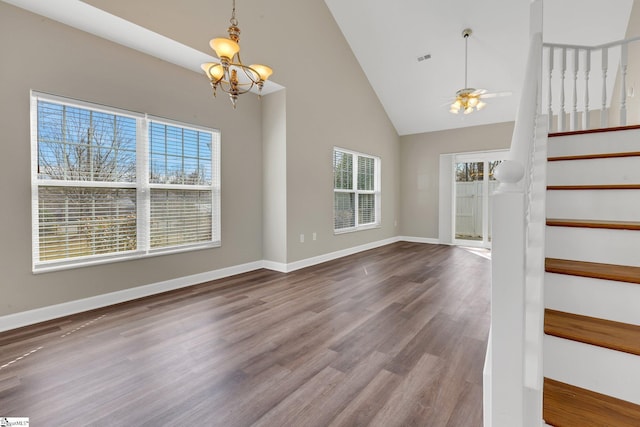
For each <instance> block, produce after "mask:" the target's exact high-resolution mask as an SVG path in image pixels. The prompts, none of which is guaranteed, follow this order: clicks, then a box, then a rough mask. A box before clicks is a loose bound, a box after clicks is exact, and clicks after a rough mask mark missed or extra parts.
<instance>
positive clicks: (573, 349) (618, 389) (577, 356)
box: [544, 335, 640, 404]
mask: <svg viewBox="0 0 640 427" xmlns="http://www.w3.org/2000/svg"><path fill="white" fill-rule="evenodd" d="M544 375H545V377H548V378H551V379H554V380H557V381H562V382H564V383H567V384H571V385H575V386H577V387H582V388H585V389H588V390H593V391H595V392H597V393H602V394H606V395H609V396H613V397H616V398H618V399H622V400H626V401H629V402H633V403H636V404H640V387H639V386H638V384H640V357H638V356H635V355H633V354H628V353H623V352H620V351H614V350H608V349H606V348H602V347H597V346H593V345H589V344H583V343H580V342H577V341H570V340H565V339H562V338H557V337H553V336H549V335H545V337H544Z"/></svg>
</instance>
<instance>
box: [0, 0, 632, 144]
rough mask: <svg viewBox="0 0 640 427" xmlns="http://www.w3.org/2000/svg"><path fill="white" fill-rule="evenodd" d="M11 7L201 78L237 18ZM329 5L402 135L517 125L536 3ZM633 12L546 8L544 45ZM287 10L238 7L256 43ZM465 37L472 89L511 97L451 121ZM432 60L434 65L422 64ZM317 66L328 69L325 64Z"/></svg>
mask: <svg viewBox="0 0 640 427" xmlns="http://www.w3.org/2000/svg"><path fill="white" fill-rule="evenodd" d="M4 1H6V2H7V3H11V4H14V5H16V6H19V7H23V8H25V9H29V10H31V11H34V12H36V13H39V14H42V15H45V16H48V17H50V18H52V19H55V20H59V21H61V22H64V23H67V24H69V25H73V26H76V27H78V28H80V29H82V30H84V31H88V32H93V33H94V34H97V35H99V36H101V37H105V38H108V39H110V40H113V41H116V42H118V43H121V44H124V45H127V46H130V47H133V48H135V49H138V50H141V51H143V52H145V53H149V54H151V55H154V56H157V57H159V58H161V59H164V60H167V61H170V62H174V63H176V64H178V65H181V66H183V67H185V68H189V69H192V70H194V71H196V72H200V69H199V65H200V63H201V62H205V61H207V58H208V57H209V55H210V54H211V51H210V50H209V48H208V45H207V44H208V40H209V38H211V36H213V35H219V34H213V33H212V31H214V30H216V31H217V32H218V33H221V34H223V33H224V29H225V28H226V26H227V25H228V24H227V23H228V19H229V14H230V9H231V2H230V1H220V0H216V1H213V0H187V1H181V2H177V1H175V0H155V1H153V2H149V1H109V0H86V1H84V2H82V1H79V0H47V1H41V0H4ZM325 3H326V4H327V6H328V7H329V9H330V11H331V13H332V14H333V16H334V18H335V20H336V22H337V24H338V25H339V27H340V30H341V31H342V33H343V35H344V37H345V38H346V40H347V42H348V43H349V45H350V47H351V49H352V51H353V52H354V55H355V57H356V58H357V60H358V61H359V63H360V66H361V67H362V69H363V71H364V74H365V75H366V77H367V78H368V80H369V82H370V84H371V86H372V88H373V90H374V91H375V93H376V94H377V96H378V98H379V99H380V102H381V103H382V105H383V107H384V108H385V110H386V112H387V114H388V116H389V118H390V119H391V121H392V122H393V124H394V126H395V128H396V130H397V132H398V133H399V134H400V135H407V134H414V133H422V132H430V131H435V130H442V129H450V128H459V127H466V126H473V125H481V124H489V123H498V122H505V121H511V120H513V119H514V118H515V112H516V109H517V105H518V101H519V98H520V96H519V95H520V86H521V85H522V80H523V76H524V67H525V61H526V51H527V46H528V38H529V3H530V2H529V0H447V1H442V0H396V1H392V0H348V1H347V0H325ZM632 5H633V0H616V1H615V2H611V1H607V0H547V1H546V2H545V13H544V22H545V23H544V39H545V41H548V42H556V43H571V44H587V45H593V44H599V43H605V42H610V41H614V40H619V39H623V38H624V36H625V32H626V29H627V23H628V21H629V15H630V11H631V7H632ZM284 6H285V5H284V2H282V1H272V2H264V1H255V0H246V1H243V0H238V9H239V15H240V16H239V18H240V20H241V24H242V28H243V30H244V29H251V35H250V36H249V37H265V38H268V37H269V31H270V29H269V28H268V27H266V26H265V23H264V22H263V21H266V19H265V20H263V19H262V18H263V17H264V16H265V15H266V16H268V15H269V14H279V13H284V10H283V7H284ZM247 9H250V12H249V11H247ZM240 11H241V13H240ZM292 19H295V18H292ZM569 23H570V24H569ZM465 28H471V29H472V30H473V35H472V36H471V37H470V38H469V41H468V83H469V86H471V87H475V88H484V89H487V90H488V91H490V92H511V96H504V97H499V98H493V99H490V100H488V104H489V105H488V106H487V107H486V108H485V109H483V110H482V111H479V112H476V113H473V114H470V115H462V114H459V115H454V114H451V113H449V108H448V105H449V104H450V103H451V101H452V99H453V96H454V94H455V92H456V91H457V90H458V89H461V88H462V87H463V86H464V54H465V49H464V48H465V46H464V39H463V37H462V30H463V29H465ZM289 36H290V37H295V34H290V35H289ZM277 42H278V40H273V43H277ZM245 47H247V46H246V44H243V48H245ZM308 48H309V49H310V50H313V46H309V47H308ZM248 49H249V50H250V49H251V47H250V46H249V47H248ZM249 53H250V54H252V53H253V54H255V51H253V52H252V51H249ZM427 55H430V58H429V59H426V60H422V61H419V60H418V58H419V57H424V56H427ZM317 61H318V63H319V64H321V62H322V58H317ZM264 62H268V58H264ZM293 66H295V58H294V57H292V67H293ZM273 78H274V83H275V84H272V85H270V86H269V87H268V88H267V91H273V90H277V89H278V88H279V87H280V86H279V85H278V84H277V83H278V70H276V73H275V74H274V77H273ZM312 90H314V89H312V88H310V92H311V91H312Z"/></svg>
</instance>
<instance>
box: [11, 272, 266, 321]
mask: <svg viewBox="0 0 640 427" xmlns="http://www.w3.org/2000/svg"><path fill="white" fill-rule="evenodd" d="M260 268H263V263H262V261H257V262H252V263H247V264H241V265H236V266H233V267H227V268H221V269H219V270H213V271H208V272H205V273H199V274H193V275H191V276H185V277H178V278H176V279H170V280H165V281H163V282H158V283H152V284H150V285H143V286H138V287H135V288H130V289H123V290H121V291H116V292H110V293H108V294H102V295H96V296H94V297H89V298H83V299H79V300H75V301H69V302H65V303H62V304H56V305H50V306H48V307H42V308H36V309H33V310H28V311H23V312H20V313H14V314H8V315H6V316H0V332H3V331H8V330H10V329H16V328H21V327H23V326H28V325H33V324H35V323H40V322H46V321H47V320H53V319H57V318H59V317H64V316H69V315H71V314H76V313H81V312H83V311H88V310H94V309H96V308H102V307H106V306H109V305H113V304H118V303H122V302H126V301H131V300H134V299H138V298H142V297H147V296H151V295H155V294H159V293H162V292H167V291H172V290H174V289H180V288H185V287H187V286H192V285H197V284H199V283H204V282H208V281H211V280H217V279H222V278H225V277H229V276H234V275H236V274H241V273H246V272H249V271H253V270H258V269H260Z"/></svg>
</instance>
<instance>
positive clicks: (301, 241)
mask: <svg viewBox="0 0 640 427" xmlns="http://www.w3.org/2000/svg"><path fill="white" fill-rule="evenodd" d="M300 243H304V234H301V235H300Z"/></svg>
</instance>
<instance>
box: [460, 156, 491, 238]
mask: <svg viewBox="0 0 640 427" xmlns="http://www.w3.org/2000/svg"><path fill="white" fill-rule="evenodd" d="M455 175H456V177H455V178H456V181H455V186H456V188H455V194H456V225H455V237H456V239H463V240H480V241H481V240H482V212H483V203H484V196H483V195H484V162H463V163H456V170H455Z"/></svg>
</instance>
